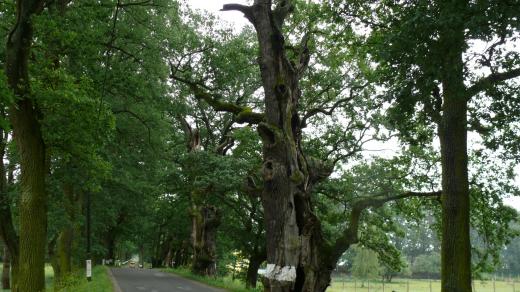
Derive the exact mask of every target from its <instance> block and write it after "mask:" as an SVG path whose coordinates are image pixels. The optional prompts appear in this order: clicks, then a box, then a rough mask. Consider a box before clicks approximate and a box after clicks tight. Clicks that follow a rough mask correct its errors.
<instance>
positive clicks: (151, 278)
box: [111, 268, 224, 292]
mask: <svg viewBox="0 0 520 292" xmlns="http://www.w3.org/2000/svg"><path fill="white" fill-rule="evenodd" d="M111 271H112V275H113V276H114V278H115V280H116V282H117V284H118V286H119V288H120V289H121V291H116V292H186V291H192V292H217V291H218V292H223V291H224V290H219V289H215V288H211V287H208V286H206V285H204V284H200V283H197V282H195V281H192V280H188V279H185V278H182V277H179V276H176V275H173V274H170V273H163V272H161V271H159V270H153V269H152V270H150V269H131V268H120V269H111Z"/></svg>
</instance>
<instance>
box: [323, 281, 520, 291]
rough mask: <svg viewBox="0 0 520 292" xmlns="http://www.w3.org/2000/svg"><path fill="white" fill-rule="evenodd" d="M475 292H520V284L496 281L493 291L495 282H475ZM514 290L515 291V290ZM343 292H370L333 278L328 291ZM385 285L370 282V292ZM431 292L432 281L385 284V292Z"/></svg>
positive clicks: (436, 285)
mask: <svg viewBox="0 0 520 292" xmlns="http://www.w3.org/2000/svg"><path fill="white" fill-rule="evenodd" d="M473 283H474V286H475V289H474V290H473V291H474V292H520V282H515V283H514V285H513V282H509V281H496V282H495V290H493V281H480V280H475V281H474V282H473ZM431 287H432V288H431V291H432V292H439V291H441V282H440V281H439V280H432V281H431ZM513 288H514V289H515V290H513ZM343 291H349V292H350V291H356V292H368V291H369V290H368V283H367V282H365V285H364V287H363V288H362V287H361V281H359V280H357V281H354V280H352V279H350V278H349V279H345V278H333V279H332V286H331V287H329V289H327V292H343ZM382 291H383V284H382V282H381V281H371V282H370V292H382ZM391 291H396V292H430V281H429V280H407V279H395V280H392V282H391V283H385V292H391Z"/></svg>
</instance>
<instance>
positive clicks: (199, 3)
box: [186, 0, 520, 211]
mask: <svg viewBox="0 0 520 292" xmlns="http://www.w3.org/2000/svg"><path fill="white" fill-rule="evenodd" d="M186 2H187V3H188V4H189V5H190V6H191V7H193V8H196V9H204V10H207V11H209V12H211V13H213V14H215V15H217V16H218V17H220V18H221V19H222V20H224V21H226V22H229V23H231V24H233V25H234V26H236V28H237V29H239V28H241V27H242V26H244V25H247V24H248V21H247V19H245V18H244V16H243V15H242V13H240V12H236V11H226V12H222V11H220V9H221V8H222V6H223V5H224V4H227V3H239V4H248V2H249V1H247V0H186ZM369 147H370V146H369ZM376 148H377V147H376ZM516 170H517V171H516V181H517V182H518V183H520V167H517V169H516ZM504 201H505V202H506V204H508V205H510V206H512V207H514V208H516V209H517V210H519V211H520V197H512V198H506V199H505V200H504Z"/></svg>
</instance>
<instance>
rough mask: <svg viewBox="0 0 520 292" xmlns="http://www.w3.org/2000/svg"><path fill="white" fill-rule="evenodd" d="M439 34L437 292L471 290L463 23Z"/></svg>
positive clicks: (444, 13)
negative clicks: (439, 287)
mask: <svg viewBox="0 0 520 292" xmlns="http://www.w3.org/2000/svg"><path fill="white" fill-rule="evenodd" d="M466 6H467V1H464V0H459V1H452V2H449V3H444V4H443V5H441V17H443V18H445V19H453V17H454V16H455V15H457V12H460V11H465V10H466ZM447 23H449V26H448V25H447V26H448V27H446V28H444V29H443V30H441V32H440V38H439V43H440V47H441V50H443V51H442V53H443V54H442V55H443V64H442V67H441V73H442V77H441V78H442V80H441V81H442V87H443V105H442V118H441V123H440V125H439V138H440V144H441V163H442V189H443V196H442V246H441V258H442V264H441V265H442V269H441V270H442V272H441V276H442V292H470V291H471V245H470V236H469V232H470V230H469V226H470V223H469V211H470V210H469V209H470V207H469V182H468V153H467V117H466V115H467V99H466V92H465V86H464V64H463V60H462V54H463V52H464V49H465V39H464V23H463V20H460V17H459V20H458V21H457V20H452V21H450V22H447Z"/></svg>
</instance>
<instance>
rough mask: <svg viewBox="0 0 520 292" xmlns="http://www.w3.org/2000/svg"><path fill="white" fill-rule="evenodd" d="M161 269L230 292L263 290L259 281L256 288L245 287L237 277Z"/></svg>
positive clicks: (180, 269)
mask: <svg viewBox="0 0 520 292" xmlns="http://www.w3.org/2000/svg"><path fill="white" fill-rule="evenodd" d="M163 271H164V272H167V273H173V274H176V275H179V276H182V277H184V278H188V279H191V280H194V281H197V282H201V283H204V284H206V285H208V286H212V287H216V288H221V289H225V290H227V291H231V292H251V291H254V292H260V291H263V288H262V284H261V283H258V285H257V288H256V289H246V288H245V284H244V282H242V281H240V280H238V279H236V280H235V281H233V280H232V279H231V277H223V278H222V277H218V278H213V277H204V276H199V275H194V274H192V273H191V271H190V270H189V269H186V268H178V269H164V270H163Z"/></svg>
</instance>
